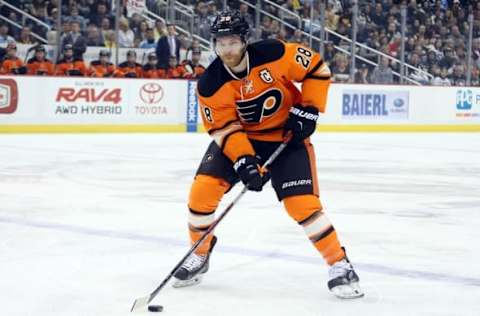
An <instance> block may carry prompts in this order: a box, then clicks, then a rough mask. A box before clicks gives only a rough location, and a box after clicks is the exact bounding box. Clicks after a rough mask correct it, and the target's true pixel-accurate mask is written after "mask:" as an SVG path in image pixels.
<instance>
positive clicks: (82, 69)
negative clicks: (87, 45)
mask: <svg viewBox="0 0 480 316" xmlns="http://www.w3.org/2000/svg"><path fill="white" fill-rule="evenodd" d="M87 73H88V71H87V66H85V63H84V62H83V59H82V58H81V57H80V56H77V57H76V58H75V57H74V53H73V46H72V45H71V44H67V45H65V47H64V48H63V56H62V59H60V60H59V61H58V62H57V64H56V67H55V75H57V76H74V77H82V76H85V75H87Z"/></svg>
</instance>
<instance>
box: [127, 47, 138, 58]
mask: <svg viewBox="0 0 480 316" xmlns="http://www.w3.org/2000/svg"><path fill="white" fill-rule="evenodd" d="M127 57H135V58H136V57H137V52H136V51H135V50H133V49H130V50H129V51H128V52H127Z"/></svg>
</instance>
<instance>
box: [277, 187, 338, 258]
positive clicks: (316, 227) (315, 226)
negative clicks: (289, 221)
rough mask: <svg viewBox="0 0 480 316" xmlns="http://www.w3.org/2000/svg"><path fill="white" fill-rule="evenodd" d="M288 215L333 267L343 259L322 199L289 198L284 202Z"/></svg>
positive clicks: (301, 196) (313, 196)
mask: <svg viewBox="0 0 480 316" xmlns="http://www.w3.org/2000/svg"><path fill="white" fill-rule="evenodd" d="M283 204H284V206H285V209H286V210H287V212H288V215H290V217H292V218H293V219H294V220H295V221H296V222H297V223H298V224H300V225H301V226H302V227H303V229H304V230H305V233H306V234H307V236H308V237H309V238H310V240H311V241H312V243H313V245H314V246H315V248H317V250H318V251H319V252H320V253H321V254H322V256H323V258H324V259H325V261H326V262H327V263H328V264H329V265H332V264H334V263H335V262H337V261H339V260H341V259H343V258H344V257H345V253H344V251H343V250H342V248H341V246H340V242H339V241H338V238H337V233H336V232H335V229H334V228H333V226H332V224H331V223H330V221H329V220H328V218H327V216H326V215H325V214H324V213H323V212H322V204H321V203H320V199H319V198H318V197H317V196H315V195H313V194H306V195H295V196H289V197H287V198H285V199H284V200H283Z"/></svg>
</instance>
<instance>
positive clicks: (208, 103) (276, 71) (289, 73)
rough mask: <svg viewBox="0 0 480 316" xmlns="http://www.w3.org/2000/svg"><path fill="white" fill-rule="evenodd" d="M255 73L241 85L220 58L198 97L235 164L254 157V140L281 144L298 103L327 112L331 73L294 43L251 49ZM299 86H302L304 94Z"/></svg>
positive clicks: (214, 133) (213, 133)
mask: <svg viewBox="0 0 480 316" xmlns="http://www.w3.org/2000/svg"><path fill="white" fill-rule="evenodd" d="M247 53H248V58H249V68H250V73H249V74H248V76H247V77H246V78H244V77H245V75H246V71H245V73H244V74H236V76H237V77H238V78H244V79H242V80H236V79H235V78H234V77H233V76H232V75H231V74H230V73H229V72H228V71H227V70H226V68H225V66H224V65H223V63H222V61H221V60H220V59H219V58H217V59H216V60H214V61H213V62H212V64H211V65H210V66H209V67H208V69H207V71H206V72H205V73H204V74H203V75H202V76H201V77H200V80H199V82H198V88H197V90H198V91H197V92H198V96H199V98H198V99H199V103H200V108H201V112H202V117H203V122H204V125H205V128H206V130H207V131H208V133H209V134H210V135H211V136H212V137H213V139H214V140H215V142H216V143H217V144H218V145H219V146H220V148H222V150H223V152H224V154H225V155H226V156H227V157H229V158H230V159H231V160H232V161H235V160H237V158H238V157H240V156H243V155H247V154H254V153H255V152H254V149H253V147H252V145H251V144H250V141H249V139H255V140H261V141H281V140H282V136H283V135H282V133H283V126H284V125H285V122H286V120H287V118H288V115H289V110H290V108H291V107H292V106H293V105H294V104H303V105H312V106H315V107H317V108H318V110H319V111H320V112H322V113H323V112H324V111H325V106H326V102H327V93H328V88H329V85H330V75H331V74H330V69H329V68H328V66H327V65H326V64H325V63H324V62H323V60H322V58H321V57H320V55H319V54H318V53H316V52H314V51H313V50H311V49H309V48H306V47H304V46H301V45H298V44H294V43H284V42H281V41H278V40H265V41H261V42H257V43H254V44H250V45H249V46H248V48H247ZM293 82H301V83H302V89H301V91H300V90H299V89H297V88H296V87H295V85H294V84H293Z"/></svg>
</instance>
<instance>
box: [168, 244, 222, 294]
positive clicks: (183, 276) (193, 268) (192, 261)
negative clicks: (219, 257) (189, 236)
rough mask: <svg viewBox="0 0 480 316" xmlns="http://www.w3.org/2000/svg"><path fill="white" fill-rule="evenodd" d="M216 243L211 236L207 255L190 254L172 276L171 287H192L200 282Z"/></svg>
mask: <svg viewBox="0 0 480 316" xmlns="http://www.w3.org/2000/svg"><path fill="white" fill-rule="evenodd" d="M216 242H217V237H215V236H213V238H212V242H211V243H210V250H209V251H208V254H206V255H204V256H201V255H197V254H195V253H192V254H191V255H190V257H188V259H187V260H185V262H184V263H183V264H182V266H181V267H180V268H179V269H178V270H177V271H176V272H175V274H174V277H175V282H174V283H173V285H172V286H173V287H175V288H180V287H186V286H192V285H196V284H198V283H200V282H201V281H202V277H203V275H204V274H205V273H207V271H208V265H209V260H210V254H211V253H212V250H213V247H214V246H215V244H216Z"/></svg>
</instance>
